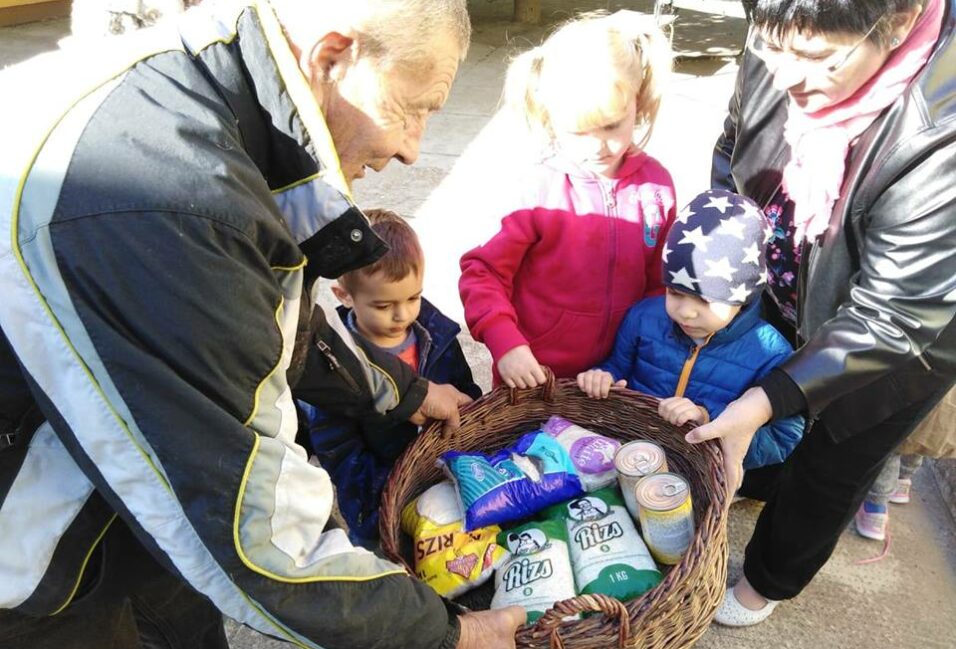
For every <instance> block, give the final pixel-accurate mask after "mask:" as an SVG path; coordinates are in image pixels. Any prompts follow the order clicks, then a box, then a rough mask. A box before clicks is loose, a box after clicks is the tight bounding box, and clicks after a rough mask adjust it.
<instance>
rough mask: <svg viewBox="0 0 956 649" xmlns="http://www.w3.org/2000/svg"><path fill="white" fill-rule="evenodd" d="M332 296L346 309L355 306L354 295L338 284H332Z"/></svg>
mask: <svg viewBox="0 0 956 649" xmlns="http://www.w3.org/2000/svg"><path fill="white" fill-rule="evenodd" d="M332 295H334V296H335V297H336V298H337V299H338V301H339V302H341V303H342V304H343V305H344V306H345V307H346V308H349V309H351V308H352V306H354V304H353V302H352V294H351V293H349V292H348V291H346V290H345V288H344V287H343V286H342V285H341V284H339V283H338V282H336V283H335V284H332Z"/></svg>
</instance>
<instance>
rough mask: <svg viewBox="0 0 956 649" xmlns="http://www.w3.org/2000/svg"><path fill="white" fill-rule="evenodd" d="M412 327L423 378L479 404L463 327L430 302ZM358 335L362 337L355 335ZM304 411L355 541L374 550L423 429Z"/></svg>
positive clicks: (344, 312) (304, 406)
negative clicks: (385, 505)
mask: <svg viewBox="0 0 956 649" xmlns="http://www.w3.org/2000/svg"><path fill="white" fill-rule="evenodd" d="M338 313H339V317H341V318H342V321H343V322H345V323H346V326H349V323H350V318H349V314H350V309H346V308H345V307H339V309H338ZM412 326H413V327H414V329H415V335H416V336H417V337H418V356H419V364H418V373H419V374H420V375H421V376H423V377H425V378H426V379H428V380H430V381H432V382H433V383H450V384H451V385H453V386H455V387H456V388H458V389H459V390H460V391H462V392H464V393H465V394H467V395H468V396H470V397H471V398H473V399H477V398H478V397H480V396H481V388H479V387H478V385H477V384H475V382H474V380H473V378H472V375H471V368H470V367H469V366H468V362H467V361H466V360H465V355H464V353H463V352H462V349H461V345H459V344H458V338H457V336H458V332H459V331H461V327H459V326H458V324H457V323H455V322H454V321H452V320H450V319H449V318H448V317H447V316H445V315H444V314H443V313H442V312H441V311H439V310H438V309H437V308H435V307H434V306H433V305H432V304H431V303H430V302H428V301H427V300H425V299H424V298H422V308H421V312H420V313H419V314H418V319H417V321H416V322H414V323H413V325H412ZM353 334H354V335H356V336H357V335H360V334H358V333H357V332H355V331H354V329H353ZM298 406H299V409H300V410H301V412H302V414H303V415H304V417H303V424H304V425H305V426H306V427H307V429H308V430H307V432H308V436H307V437H308V441H309V443H310V444H311V447H312V448H311V451H312V452H313V453H314V454H315V455H316V456H317V458H318V460H319V462H320V463H321V464H322V468H324V469H325V470H326V471H328V473H329V476H330V477H331V478H332V483H333V484H335V489H336V496H337V500H338V505H339V510H340V511H341V512H342V516H343V517H344V518H345V520H346V522H347V523H348V525H349V537H350V539H351V540H352V542H353V543H356V544H361V545H364V546H366V547H374V546H375V545H376V544H377V542H378V507H379V501H380V500H381V496H382V489H383V488H384V486H385V481H386V480H387V479H388V474H389V471H391V468H392V465H394V464H395V460H397V459H398V456H399V455H401V454H402V451H404V450H405V448H406V447H407V446H408V445H409V444H410V443H411V441H412V440H413V439H415V435H417V434H418V427H417V426H415V425H414V424H411V423H408V422H403V423H402V424H399V425H397V426H393V427H391V428H387V429H371V428H370V427H369V426H367V425H366V424H365V423H364V422H361V421H358V420H353V419H344V418H342V417H335V416H330V415H329V414H328V413H326V412H325V411H323V410H321V409H319V408H317V407H315V406H314V405H311V404H308V403H305V402H303V401H299V402H298ZM299 438H300V440H302V438H303V436H302V435H300V437H299Z"/></svg>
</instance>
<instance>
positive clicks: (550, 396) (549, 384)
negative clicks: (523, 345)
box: [508, 365, 555, 406]
mask: <svg viewBox="0 0 956 649" xmlns="http://www.w3.org/2000/svg"><path fill="white" fill-rule="evenodd" d="M541 369H542V370H544V383H543V384H541V385H539V386H537V387H533V388H508V405H511V406H515V405H518V402H519V401H521V398H522V396H523V395H525V394H527V393H529V392H531V391H532V390H538V389H539V388H540V389H541V398H542V399H544V400H545V401H546V402H548V403H551V402H553V401H554V384H555V377H554V372H552V371H551V368H550V367H548V366H547V365H542V366H541Z"/></svg>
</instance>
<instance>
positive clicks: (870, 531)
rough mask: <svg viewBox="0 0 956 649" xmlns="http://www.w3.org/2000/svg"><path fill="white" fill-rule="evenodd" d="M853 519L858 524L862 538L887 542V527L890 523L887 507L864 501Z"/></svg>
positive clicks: (857, 528)
mask: <svg viewBox="0 0 956 649" xmlns="http://www.w3.org/2000/svg"><path fill="white" fill-rule="evenodd" d="M853 519H854V521H855V522H856V531H857V532H859V533H860V536H865V537H866V538H868V539H873V540H874V541H885V540H886V526H887V524H888V523H889V522H890V515H889V513H888V512H887V511H886V505H876V504H873V503H871V502H868V501H863V504H862V505H860V509H859V510H857V512H856V516H854V518H853Z"/></svg>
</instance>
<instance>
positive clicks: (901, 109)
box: [688, 0, 956, 626]
mask: <svg viewBox="0 0 956 649" xmlns="http://www.w3.org/2000/svg"><path fill="white" fill-rule="evenodd" d="M953 5H954V0H925V1H924V2H923V3H920V2H916V1H914V0H796V1H793V0H759V1H758V2H757V3H756V6H755V7H754V11H753V15H752V19H753V27H752V30H751V34H750V37H749V40H748V45H747V51H746V54H745V56H744V60H743V63H742V66H741V71H740V75H739V77H738V79H737V87H736V92H735V94H734V97H733V99H732V100H731V103H730V115H729V117H728V118H727V121H726V124H725V129H724V133H723V135H722V136H721V137H720V139H719V140H718V143H717V147H716V150H715V156H714V167H713V179H712V180H713V185H714V187H716V188H720V189H728V190H731V191H736V192H739V193H742V194H745V195H747V196H749V197H751V198H753V199H754V200H755V201H757V203H758V204H760V205H761V206H763V207H764V211H765V212H766V213H767V215H768V217H769V218H770V220H771V222H772V224H773V225H774V234H773V237H772V238H771V240H770V241H769V242H768V248H767V258H768V261H769V262H770V263H769V266H770V268H769V273H768V275H769V277H768V291H767V292H766V295H765V303H766V304H765V306H766V310H767V316H768V319H770V320H771V321H772V322H774V324H776V325H777V326H778V327H779V328H780V329H781V330H782V331H784V332H785V333H787V334H789V335H790V336H791V338H792V339H793V342H794V343H795V347H797V348H798V351H797V352H796V353H795V354H794V355H793V356H792V357H791V358H790V359H789V360H788V361H787V362H785V363H784V364H783V365H781V366H780V367H779V368H778V369H776V370H774V371H773V372H772V373H771V374H769V375H768V376H767V377H766V378H765V379H763V380H762V381H760V382H759V384H758V385H756V386H754V387H752V388H751V389H750V390H748V391H747V392H745V393H744V395H743V396H742V397H741V398H740V399H738V400H737V401H735V402H733V403H732V404H730V405H729V406H728V407H727V409H726V410H725V411H724V412H723V413H722V414H721V415H720V416H719V417H718V418H716V419H715V420H714V421H712V422H711V423H709V424H707V425H704V426H701V427H699V428H697V429H696V430H694V431H692V432H691V433H689V434H688V440H689V441H693V442H700V441H703V440H706V439H720V441H721V446H722V448H723V451H724V462H725V467H726V470H727V475H728V481H729V485H728V486H729V488H730V489H731V490H733V489H736V488H737V486H738V485H739V484H740V480H741V468H740V467H741V459H742V458H743V456H744V453H745V452H746V450H747V447H748V445H749V444H750V440H751V438H752V437H753V434H754V431H756V430H757V429H758V428H759V427H760V426H761V425H763V424H764V423H766V422H767V421H768V420H771V419H780V418H783V417H788V416H790V415H793V414H795V413H798V412H804V413H807V415H808V422H809V424H808V425H809V427H810V428H809V430H808V431H807V433H806V435H805V436H804V438H803V441H802V442H801V443H800V445H799V446H798V447H797V449H796V450H795V451H794V453H793V454H792V455H791V456H790V457H789V458H788V460H787V461H786V462H784V463H783V464H781V465H776V466H774V467H765V468H763V469H759V470H755V471H750V472H748V473H747V475H746V478H745V479H744V480H743V486H742V487H741V490H740V493H741V494H742V495H748V496H752V497H758V498H761V499H764V500H766V501H767V505H766V507H765V508H764V509H763V511H762V512H761V514H760V517H759V519H758V521H757V524H756V528H755V530H754V533H753V537H752V538H751V541H750V544H749V545H748V546H747V551H746V558H745V561H744V576H743V578H742V579H741V580H740V581H739V582H738V583H737V584H736V585H735V586H734V587H733V588H731V589H729V590H728V592H727V596H726V597H725V598H724V603H723V604H722V606H721V609H720V610H719V611H718V614H717V618H716V619H717V621H718V622H720V623H723V624H729V625H737V626H746V625H750V624H756V623H758V622H760V621H762V620H764V619H765V618H766V617H767V616H768V615H770V613H771V612H772V611H773V608H774V607H775V606H776V604H777V601H779V600H783V599H789V598H792V597H795V596H796V595H797V594H799V593H800V591H801V590H802V589H803V588H804V587H805V586H806V585H807V584H808V583H809V582H810V580H811V579H813V577H814V575H815V574H816V573H817V572H818V571H819V570H820V568H821V567H822V566H823V564H824V563H826V561H827V559H829V557H830V554H831V553H832V551H833V548H834V547H835V545H836V542H837V540H838V538H839V536H840V534H841V532H842V531H843V529H844V528H845V527H846V525H847V523H848V522H849V521H850V519H851V518H852V517H853V514H854V512H855V511H856V509H857V508H858V507H859V505H860V503H861V501H862V500H863V498H864V496H865V494H866V491H867V487H868V486H869V485H870V483H871V482H872V480H873V479H874V477H875V476H876V474H877V473H878V472H879V470H880V467H881V466H882V464H883V462H884V461H885V460H886V458H887V457H888V456H889V455H890V453H891V452H892V451H893V450H894V449H895V448H896V446H897V445H898V444H899V442H900V441H901V440H903V439H904V438H905V437H906V436H907V434H908V433H909V431H910V430H912V428H913V427H914V425H915V424H916V423H917V422H918V421H919V420H920V418H921V417H922V415H923V414H925V413H926V412H927V411H928V410H929V409H930V408H931V407H932V406H933V405H934V404H935V403H936V402H937V401H938V400H939V399H940V398H941V397H942V395H943V394H944V393H945V392H946V390H947V388H948V387H949V386H950V385H951V384H952V383H953V381H954V378H956V324H954V313H956V183H954V178H956V44H954V43H953V22H954V17H953V8H954V6H953Z"/></svg>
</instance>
